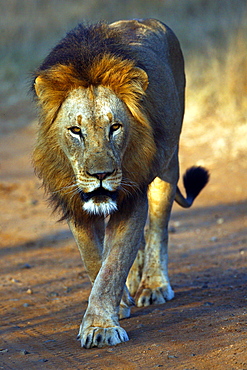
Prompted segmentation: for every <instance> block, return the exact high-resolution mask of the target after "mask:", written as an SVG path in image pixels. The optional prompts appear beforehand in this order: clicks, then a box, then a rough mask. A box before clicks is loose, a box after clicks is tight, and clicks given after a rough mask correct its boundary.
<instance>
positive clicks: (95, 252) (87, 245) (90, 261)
mask: <svg viewBox="0 0 247 370" xmlns="http://www.w3.org/2000/svg"><path fill="white" fill-rule="evenodd" d="M69 226H70V230H71V231H72V233H73V235H74V238H75V241H76V243H77V246H78V249H79V251H80V254H81V257H82V260H83V262H84V265H85V267H86V270H87V272H88V275H89V278H90V280H91V282H92V283H93V282H94V280H95V279H96V276H97V274H98V272H99V270H100V267H101V263H102V250H103V240H104V229H105V225H104V219H103V218H102V219H101V218H99V219H95V220H94V223H92V222H91V221H88V222H86V221H85V223H83V225H75V224H74V223H73V222H72V221H69Z"/></svg>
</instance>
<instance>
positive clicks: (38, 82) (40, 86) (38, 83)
mask: <svg viewBox="0 0 247 370" xmlns="http://www.w3.org/2000/svg"><path fill="white" fill-rule="evenodd" d="M34 89H35V92H36V95H37V97H38V98H41V95H42V91H43V90H44V82H43V80H42V77H41V76H38V77H36V79H35V81H34Z"/></svg>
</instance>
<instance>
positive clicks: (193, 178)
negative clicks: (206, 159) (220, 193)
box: [183, 166, 209, 200]
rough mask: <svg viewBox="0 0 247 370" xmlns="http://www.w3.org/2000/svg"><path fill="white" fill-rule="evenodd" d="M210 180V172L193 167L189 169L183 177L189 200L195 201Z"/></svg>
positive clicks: (202, 168)
mask: <svg viewBox="0 0 247 370" xmlns="http://www.w3.org/2000/svg"><path fill="white" fill-rule="evenodd" d="M208 180H209V172H208V170H206V169H205V168H204V167H200V166H199V167H196V166H193V167H191V168H189V169H188V170H187V171H186V172H185V174H184V176H183V182H184V187H185V190H186V195H187V199H191V200H194V199H195V198H196V197H197V195H198V194H199V193H200V191H201V190H202V189H203V188H204V186H205V185H206V184H207V183H208Z"/></svg>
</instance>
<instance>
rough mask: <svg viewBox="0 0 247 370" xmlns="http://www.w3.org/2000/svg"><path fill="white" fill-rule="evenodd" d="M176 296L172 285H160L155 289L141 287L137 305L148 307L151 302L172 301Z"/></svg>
mask: <svg viewBox="0 0 247 370" xmlns="http://www.w3.org/2000/svg"><path fill="white" fill-rule="evenodd" d="M173 297H174V291H173V290H172V288H171V286H170V285H168V286H166V287H159V288H155V289H151V288H146V289H139V291H138V293H137V297H136V305H137V307H146V306H149V305H151V304H162V303H165V302H166V301H170V300H171V299H172V298H173Z"/></svg>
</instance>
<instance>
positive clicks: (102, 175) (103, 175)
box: [87, 170, 114, 181]
mask: <svg viewBox="0 0 247 370" xmlns="http://www.w3.org/2000/svg"><path fill="white" fill-rule="evenodd" d="M113 172H114V170H113V171H111V172H96V173H90V172H87V174H88V175H90V176H93V177H96V178H97V179H99V180H100V181H103V180H104V179H105V178H106V177H108V176H110V175H111V174H113Z"/></svg>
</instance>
